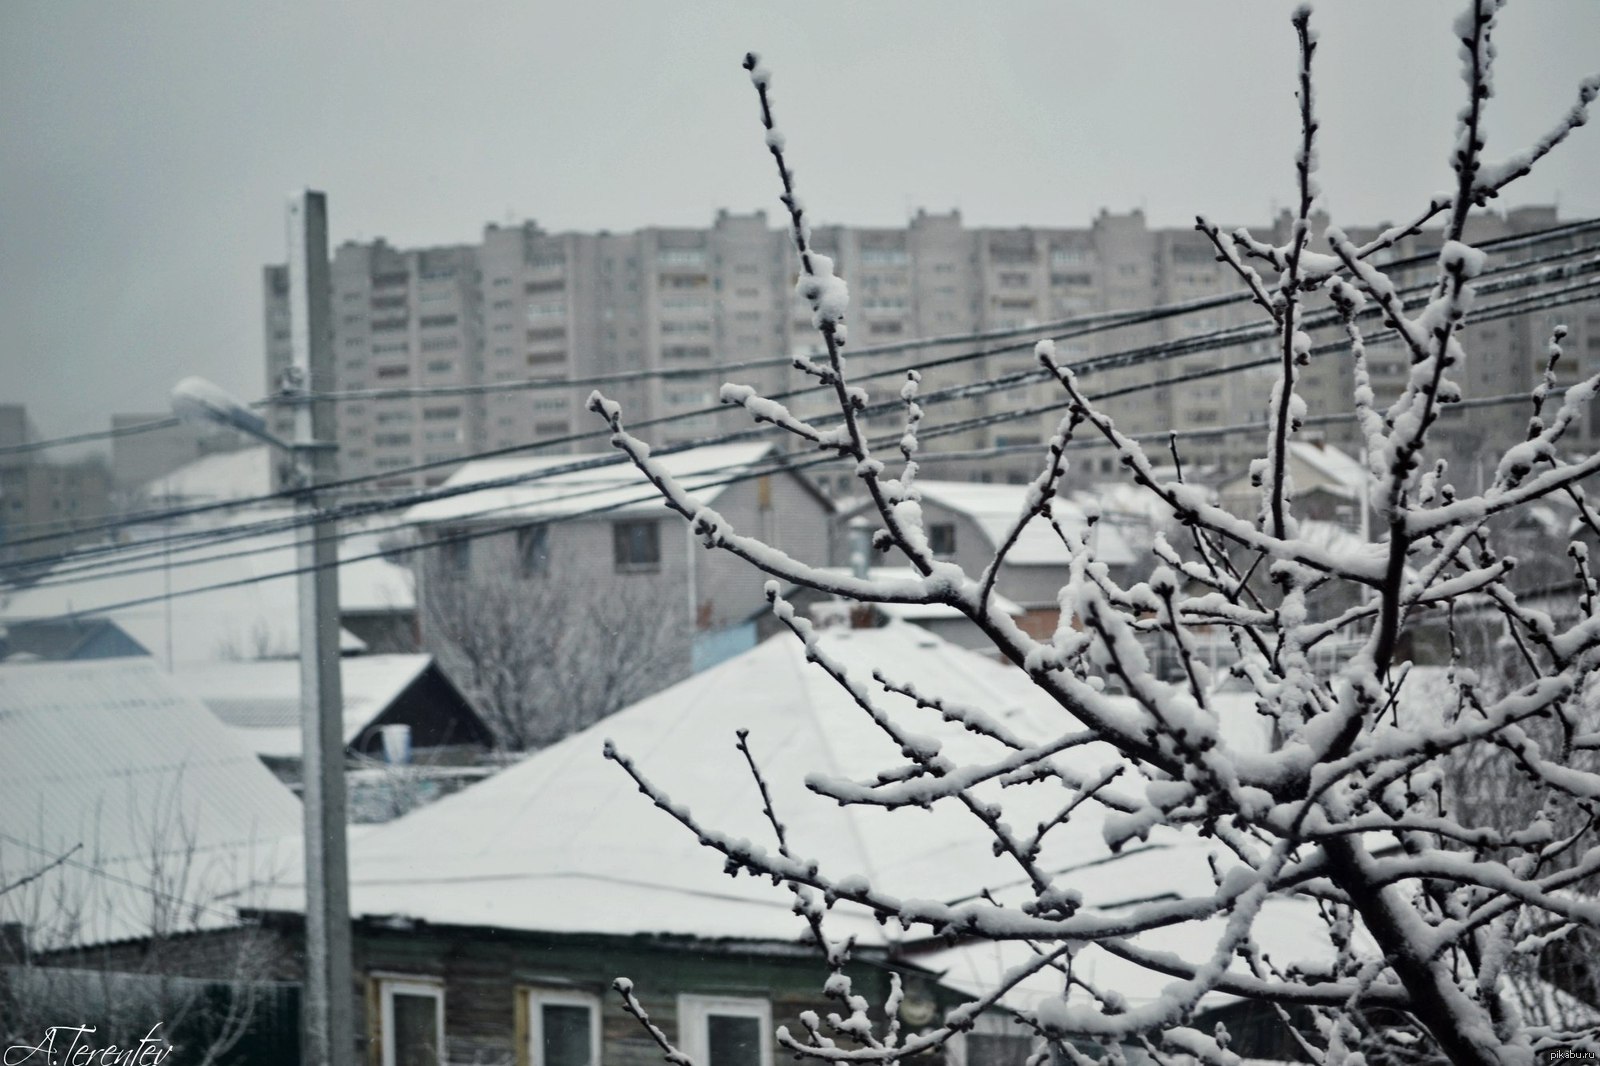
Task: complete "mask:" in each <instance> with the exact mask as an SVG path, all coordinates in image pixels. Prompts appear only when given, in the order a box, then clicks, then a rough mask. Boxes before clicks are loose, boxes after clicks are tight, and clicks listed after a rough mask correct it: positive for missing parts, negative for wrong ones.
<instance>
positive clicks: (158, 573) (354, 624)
mask: <svg viewBox="0 0 1600 1066" xmlns="http://www.w3.org/2000/svg"><path fill="white" fill-rule="evenodd" d="M292 517H293V516H292V513H291V512H289V511H286V510H283V509H276V510H260V509H257V510H252V511H250V512H248V513H245V512H231V513H230V514H229V516H228V519H227V521H226V522H224V523H221V524H208V523H204V522H196V521H194V520H192V519H191V520H190V521H189V522H188V523H187V524H184V525H182V526H179V525H173V526H161V527H154V526H152V527H137V528H134V529H132V530H130V531H129V534H130V536H136V537H150V538H160V539H162V540H165V538H174V540H173V541H172V542H171V545H170V548H169V549H168V550H165V551H162V552H160V553H159V554H155V555H154V557H153V558H151V557H146V558H144V559H142V560H138V561H127V562H124V561H122V560H119V559H117V558H115V557H113V558H111V559H106V560H102V561H100V562H99V564H98V565H96V564H94V563H93V562H92V561H91V560H88V559H75V558H70V557H69V558H68V559H65V560H62V561H61V562H60V563H58V564H56V565H54V566H52V567H51V568H50V569H48V570H45V571H43V572H42V573H40V574H39V575H38V579H37V580H36V581H35V582H34V583H33V584H31V585H29V586H27V587H24V588H21V589H18V590H16V591H15V592H13V593H11V594H10V595H9V596H8V597H7V599H6V600H5V601H4V602H3V603H0V625H15V624H17V623H24V622H25V623H40V622H58V621H63V620H74V621H78V622H83V621H87V620H91V619H99V618H108V619H110V620H112V621H114V622H116V624H117V625H118V626H119V627H120V628H121V629H122V630H123V631H124V632H125V633H127V634H128V636H130V637H132V638H133V639H134V640H135V641H136V642H137V643H138V644H140V645H141V646H143V647H145V648H147V649H149V651H150V654H151V655H152V656H154V657H155V658H156V660H157V661H158V662H160V663H162V664H163V665H166V666H169V667H170V666H175V665H179V664H185V663H197V662H213V661H216V660H219V659H274V658H292V657H294V656H295V655H297V654H298V653H299V648H300V642H299V614H298V604H299V587H298V583H297V581H296V575H295V571H296V568H297V567H298V562H297V560H296V555H295V542H294V538H295V534H294V533H293V532H292V531H284V532H263V533H257V534H248V535H240V534H237V533H232V532H230V531H229V528H228V527H229V525H230V524H232V523H244V522H273V521H278V522H283V521H286V520H289V519H292ZM184 534H189V535H191V536H189V537H187V538H185V537H184V536H183V535H184ZM223 538H226V539H223ZM382 550H383V541H382V538H381V536H380V535H378V534H375V533H371V534H369V533H363V532H360V531H353V532H350V533H349V534H348V535H346V536H344V537H343V538H341V540H340V543H339V555H340V558H341V559H343V560H347V562H346V564H345V565H342V566H340V568H339V605H340V618H341V621H342V622H343V623H344V628H343V630H342V631H341V634H340V649H341V651H342V652H344V653H345V654H354V653H357V652H368V651H370V652H382V651H415V650H416V631H415V617H416V601H415V596H414V593H413V591H412V581H411V574H410V571H409V570H407V569H406V568H405V567H403V566H400V565H398V564H396V563H394V562H391V561H390V560H388V559H387V558H384V557H383V555H382ZM86 563H88V564H89V565H85V564H86ZM358 632H359V633H361V634H362V635H359V636H358V635H357V633H358Z"/></svg>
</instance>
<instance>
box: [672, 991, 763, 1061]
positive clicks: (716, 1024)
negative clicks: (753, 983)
mask: <svg viewBox="0 0 1600 1066" xmlns="http://www.w3.org/2000/svg"><path fill="white" fill-rule="evenodd" d="M771 1031H772V1005H771V1004H770V1003H768V1002H767V1001H766V1000H764V999H743V998H740V999H735V998H733V997H730V996H692V995H682V996H679V997H678V1035H679V1039H680V1040H682V1042H683V1051H684V1054H686V1055H688V1056H689V1058H691V1059H692V1060H694V1061H695V1062H697V1063H702V1064H703V1066H772V1038H771V1036H770V1035H769V1034H770V1033H771Z"/></svg>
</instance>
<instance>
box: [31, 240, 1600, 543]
mask: <svg viewBox="0 0 1600 1066" xmlns="http://www.w3.org/2000/svg"><path fill="white" fill-rule="evenodd" d="M1595 269H1600V266H1597V265H1595V264H1590V270H1591V272H1592V271H1593V270H1595ZM1524 283H1525V282H1524ZM1508 287H1511V286H1502V288H1508ZM1485 288H1487V286H1485ZM1597 294H1600V290H1597V289H1596V287H1595V283H1594V282H1586V283H1578V284H1576V285H1569V286H1566V287H1564V288H1563V289H1558V290H1556V291H1555V292H1554V293H1536V294H1533V295H1530V296H1526V297H1523V298H1521V299H1518V300H1511V301H1505V302H1502V303H1499V304H1490V305H1484V306H1482V307H1480V308H1479V309H1478V311H1477V312H1476V313H1475V314H1474V321H1477V322H1488V321H1494V320H1496V319H1499V318H1506V317H1513V316H1516V315H1521V314H1527V313H1531V312H1532V311H1537V310H1541V309H1547V308H1553V307H1557V306H1562V305H1565V304H1570V303H1574V302H1580V301H1582V300H1584V299H1588V298H1590V297H1592V296H1594V295H1597ZM1551 297H1554V299H1552V298H1551ZM1385 336H1386V335H1385V334H1375V335H1373V336H1372V337H1369V343H1371V344H1373V345H1378V344H1381V343H1383V341H1384V339H1385ZM1344 346H1345V344H1344V342H1343V341H1342V340H1335V341H1332V342H1329V343H1326V344H1323V345H1320V346H1317V347H1314V348H1313V349H1312V352H1311V354H1312V355H1313V356H1318V355H1324V354H1328V353H1330V352H1334V351H1340V350H1343V348H1344ZM1118 354H1119V355H1120V354H1123V353H1118ZM1185 354H1187V353H1185ZM1104 358H1116V356H1112V357H1104ZM1099 361H1100V360H1089V361H1086V362H1085V363H1080V364H1079V365H1078V367H1076V368H1075V369H1076V370H1078V372H1079V373H1085V372H1090V371H1092V370H1094V369H1096V367H1095V366H1094V365H1093V364H1095V363H1098V362H1099ZM1277 361H1278V357H1277V356H1276V355H1272V356H1268V357H1264V358H1258V359H1254V360H1246V361H1242V362H1233V363H1230V364H1229V365H1227V366H1223V367H1208V368H1201V369H1198V370H1194V371H1189V372H1186V373H1184V374H1180V375H1177V376H1175V377H1169V378H1166V379H1162V380H1157V381H1150V382H1141V383H1136V384H1133V385H1129V386H1124V387H1121V388H1117V389H1113V390H1109V391H1103V392H1101V393H1098V394H1097V398H1098V399H1111V398H1116V397H1121V396H1126V395H1129V394H1133V393H1138V392H1143V391H1147V390H1150V389H1156V388H1162V387H1167V386H1176V385H1179V384H1183V383H1187V382H1191V381H1199V380H1203V379H1206V378H1212V377H1218V376H1223V375H1227V374H1232V373H1238V372H1241V371H1244V370H1249V369H1254V368H1257V367H1267V366H1273V365H1276V364H1277ZM1047 379H1048V375H1047V374H1046V373H1045V372H1044V371H1043V370H1042V369H1041V370H1028V371H1022V372H1017V373H1014V374H1011V375H1006V376H1002V377H997V378H988V379H982V380H980V381H978V382H973V383H969V384H966V385H959V386H952V387H949V388H946V389H941V390H937V391H930V392H927V393H924V394H923V395H922V396H921V397H920V398H919V402H921V403H923V404H924V405H925V406H926V405H933V404H938V403H945V402H951V401H956V400H961V399H970V398H975V397H977V396H982V395H987V394H990V393H993V392H1002V391H1007V390H1011V389H1016V388H1022V387H1027V386H1030V385H1033V384H1037V383H1040V382H1044V381H1046V380H1047ZM856 380H860V379H859V378H858V379H856ZM1064 406H1065V404H1063V403H1052V404H1046V405H1041V406H1035V407H1028V408H1014V409H1008V410H1006V411H1003V412H997V413H995V414H992V415H987V416H982V421H981V422H979V423H975V425H992V424H998V423H1001V422H1005V421H1012V420H1016V419H1021V418H1027V417H1031V416H1034V415H1037V414H1042V413H1047V412H1052V411H1056V410H1060V409H1063V408H1064ZM898 407H899V402H898V401H893V400H890V401H882V402H880V403H878V404H872V405H869V407H868V408H867V409H866V411H865V412H864V413H865V414H868V415H873V414H887V413H891V412H893V411H894V410H896V409H897V408H898ZM658 421H659V420H644V421H641V422H640V423H636V424H635V428H643V427H644V426H647V425H650V424H654V423H656V422H658ZM601 432H602V433H603V432H606V431H601ZM764 433H765V430H764V429H763V428H761V427H751V428H747V429H743V430H738V431H735V432H732V433H724V434H719V435H714V436H710V437H704V438H700V439H697V440H693V441H687V442H684V443H682V444H679V445H674V446H671V447H666V448H661V449H658V454H671V453H673V452H677V451H684V450H688V449H691V448H697V447H704V446H707V445H711V444H723V443H732V442H736V441H741V440H749V439H753V438H756V437H759V436H761V435H763V434H764ZM586 436H590V435H586ZM470 458H472V457H470V456H469V457H467V459H470ZM462 461H466V460H462ZM620 461H621V460H620V457H618V456H615V455H613V454H609V453H602V454H600V455H596V456H592V457H588V458H583V459H575V460H574V461H573V462H572V463H569V464H562V465H559V466H555V467H550V468H547V469H546V470H545V471H541V472H536V473H535V474H532V475H520V476H518V477H515V478H512V479H508V480H506V483H507V484H512V483H519V482H522V481H526V480H530V479H537V478H540V477H553V476H559V475H561V474H565V473H570V472H574V471H577V470H582V469H590V468H594V467H599V466H605V465H611V464H615V463H618V462H620ZM457 465H459V464H457ZM492 487H501V486H499V485H496V484H490V483H480V484H477V485H476V486H474V485H466V486H458V487H450V488H440V489H433V490H428V491H429V492H430V493H434V494H437V496H436V498H445V497H447V496H448V495H455V494H459V493H460V492H463V491H482V490H483V489H484V488H492ZM272 498H275V497H272ZM402 499H410V497H402ZM394 506H396V505H395V504H394V503H392V502H387V501H364V502H360V503H354V504H347V505H342V506H341V507H338V508H333V509H331V510H330V511H326V512H323V513H325V514H327V515H329V516H332V517H355V516H362V517H364V516H366V515H370V514H375V513H381V512H383V511H386V510H391V509H393V508H394ZM298 521H300V520H297V519H283V520H272V521H269V522H265V523H254V524H249V525H244V526H238V527H227V528H224V529H221V530H213V531H209V532H208V531H204V530H197V531H188V532H185V533H183V534H180V535H178V536H177V537H176V538H175V539H168V538H166V537H162V538H151V539H150V540H149V541H146V542H135V543H134V544H132V545H128V544H123V545H116V544H113V545H104V546H100V547H98V548H90V549H80V550H78V551H76V552H71V553H63V554H62V555H61V556H58V557H57V559H58V560H69V561H75V562H84V561H86V557H90V556H93V555H97V554H117V553H120V552H125V551H127V550H128V549H129V548H131V547H138V546H140V544H141V543H146V544H149V543H157V544H161V545H163V548H162V550H163V551H165V550H166V549H167V548H170V546H171V545H172V544H173V543H175V542H181V541H184V540H205V539H207V538H208V536H210V537H213V538H215V537H217V536H220V535H225V534H229V533H236V534H237V535H238V536H248V535H256V534H260V533H263V532H270V531H275V530H282V529H290V528H294V527H295V524H296V523H297V522H298ZM121 561H123V562H126V561H130V560H128V559H127V558H126V557H124V558H123V559H122V560H121ZM50 563H51V560H48V559H47V560H42V561H41V560H35V561H34V563H33V567H32V568H33V569H35V570H37V569H38V568H39V567H41V566H48V565H50ZM80 569H85V570H86V569H91V567H81V568H80Z"/></svg>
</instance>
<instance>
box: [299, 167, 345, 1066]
mask: <svg viewBox="0 0 1600 1066" xmlns="http://www.w3.org/2000/svg"><path fill="white" fill-rule="evenodd" d="M328 285H329V282H328V201H327V197H326V196H324V195H323V194H322V193H320V192H312V191H310V190H309V189H308V190H305V191H303V192H300V193H297V194H296V195H295V196H294V197H292V198H291V199H290V201H289V328H290V330H291V331H292V332H291V343H292V345H293V358H292V360H291V363H290V368H289V375H290V378H291V380H290V381H288V382H285V385H287V386H288V387H290V388H292V389H295V390H297V391H299V392H302V393H310V394H313V395H314V394H316V393H318V392H326V391H327V390H328V389H329V388H330V386H331V385H332V383H333V319H332V310H331V308H330V307H329V301H330V296H329V288H328ZM335 447H336V445H335V444H334V442H333V405H332V403H331V402H330V401H328V400H311V401H308V402H302V403H300V404H299V405H298V406H297V408H296V410H295V433H294V448H295V451H296V453H297V454H298V456H299V459H300V462H299V463H298V467H299V474H300V475H301V476H303V477H304V479H305V484H304V486H302V491H301V493H300V495H299V497H298V500H299V504H298V509H299V510H300V512H301V513H302V514H309V513H312V512H314V511H315V510H316V508H317V505H318V502H319V501H318V499H317V495H316V490H317V486H319V485H321V484H322V483H324V482H326V481H329V480H331V479H332V477H331V475H332V472H333V454H334V449H335ZM335 532H336V531H335V527H334V523H333V522H332V521H331V520H328V519H319V520H317V521H315V522H311V523H310V524H308V525H303V526H301V527H300V538H299V543H298V546H297V549H296V565H297V567H298V568H299V569H300V570H301V574H300V708H301V751H302V762H301V765H302V770H303V781H304V793H303V798H304V800H305V817H306V832H305V837H306V839H305V850H306V854H305V860H306V861H305V881H306V966H305V974H306V979H305V984H304V996H303V998H302V1000H301V1004H300V1020H301V1025H302V1026H303V1037H302V1049H301V1050H302V1062H303V1063H304V1064H305V1066H352V1064H353V1061H354V1056H355V1005H354V976H353V974H352V972H351V963H350V870H349V859H348V855H347V853H346V850H345V788H344V721H343V720H344V701H343V699H342V698H341V693H340V690H339V571H338V562H339V549H338V546H337V542H336V541H335V540H334V537H335Z"/></svg>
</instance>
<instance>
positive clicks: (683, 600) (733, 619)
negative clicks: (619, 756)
mask: <svg viewBox="0 0 1600 1066" xmlns="http://www.w3.org/2000/svg"><path fill="white" fill-rule="evenodd" d="M578 461H580V460H578V459H576V458H575V457H573V456H536V457H528V458H517V459H486V460H478V461H476V462H471V463H468V464H467V465H465V466H463V467H462V468H461V469H459V470H458V471H457V472H456V473H455V474H454V475H452V476H451V477H450V479H449V480H448V481H446V482H445V486H444V487H445V488H452V487H456V486H463V487H465V486H471V485H474V484H477V483H481V482H487V483H489V485H488V487H485V488H483V489H481V490H479V491H476V492H468V493H464V494H462V495H459V496H453V497H449V498H446V499H440V500H434V501H430V502H426V503H420V504H418V505H416V506H415V507H413V508H411V510H409V511H408V512H406V519H407V520H408V521H409V522H410V523H412V524H413V525H414V526H415V527H416V529H417V533H418V537H419V539H420V540H421V541H422V542H423V543H428V542H431V541H441V540H443V541H447V543H442V544H439V545H437V546H435V547H432V548H430V549H429V550H428V552H427V553H426V554H425V555H424V556H423V565H421V567H420V571H421V575H420V580H421V582H422V591H421V596H422V598H423V599H426V597H427V582H428V581H429V580H430V579H431V580H447V581H456V580H467V581H471V582H505V581H507V580H511V581H525V582H538V581H541V580H548V577H547V576H546V575H548V574H550V573H552V572H555V571H559V572H560V573H561V576H562V578H563V580H566V581H568V582H572V583H573V584H574V586H575V592H574V594H575V595H581V594H583V591H584V590H586V589H587V590H590V591H591V592H592V593H594V594H598V593H599V591H600V590H603V589H604V588H606V587H608V586H613V585H614V584H616V583H621V584H624V585H628V586H630V587H635V588H640V589H650V590H653V595H652V597H651V604H652V609H653V610H654V611H655V612H656V615H657V622H656V624H658V625H660V626H662V627H664V628H666V629H668V630H670V631H672V632H674V633H677V634H681V638H682V642H683V648H682V649H681V655H680V656H678V658H680V659H681V661H682V664H683V668H684V672H685V673H687V672H688V669H689V665H690V656H691V645H692V644H693V642H694V641H696V640H698V639H700V638H701V637H705V638H713V637H715V636H716V635H717V634H719V633H725V632H726V631H727V630H728V629H730V628H738V627H745V626H746V625H747V624H748V621H747V620H748V619H749V618H750V616H751V614H752V613H753V612H754V611H755V610H757V609H758V608H759V607H760V606H761V605H763V604H764V603H765V602H766V598H765V595H764V593H763V592H762V587H763V585H764V584H765V582H766V580H767V576H766V575H765V574H763V573H762V572H760V571H758V570H756V569H755V568H754V567H751V566H750V565H749V564H748V563H745V562H744V561H742V560H740V559H736V558H734V557H732V556H730V555H728V554H727V553H725V552H717V551H706V550H704V548H703V547H702V546H701V544H700V540H699V537H697V536H696V535H695V533H694V531H693V529H692V528H691V527H690V525H689V523H688V522H686V521H685V520H683V519H682V518H681V517H680V516H678V515H676V514H671V513H668V512H667V511H666V509H665V507H664V506H663V504H662V500H661V496H660V494H659V492H657V491H656V489H655V488H654V487H653V486H651V485H650V484H649V482H647V481H646V480H645V478H644V476H643V475H642V474H641V473H639V471H638V470H637V469H636V468H635V467H634V466H633V465H632V464H631V463H629V462H628V461H627V460H626V459H625V458H622V457H619V458H618V460H617V461H616V462H614V463H611V464H609V465H604V466H598V467H590V468H588V469H581V470H571V471H565V472H563V468H564V467H567V466H570V465H572V464H573V463H575V462H578ZM659 462H660V463H661V464H662V466H663V467H664V468H665V469H666V470H667V471H668V472H669V473H671V474H672V475H673V476H674V477H676V478H678V479H680V481H681V482H682V484H683V485H684V486H685V488H686V489H687V490H688V491H689V492H690V494H691V495H693V496H694V497H695V499H697V500H698V501H699V502H700V503H701V504H703V505H704V506H708V507H714V508H715V509H716V510H717V512H718V513H719V514H721V515H722V516H723V517H724V518H725V519H726V520H727V521H728V522H729V523H730V524H731V525H732V526H733V527H734V528H735V529H736V530H737V531H739V532H741V533H745V534H748V535H752V536H755V537H758V538H760V539H762V540H764V541H766V542H767V543H769V544H772V545H773V546H775V547H777V548H779V549H780V550H783V551H785V552H788V553H790V554H791V555H793V556H795V557H796V558H798V559H800V560H802V561H804V562H807V563H810V564H813V565H818V564H821V563H824V562H826V561H827V557H828V552H829V535H830V533H829V524H830V519H831V517H832V504H831V503H830V502H829V501H828V500H827V499H826V498H824V497H823V496H822V494H821V493H820V492H819V491H818V490H817V489H816V487H815V486H814V485H813V484H812V483H811V482H810V481H809V480H808V479H807V478H806V477H805V476H804V475H802V474H800V473H798V472H795V471H790V470H786V469H784V467H783V458H782V453H781V452H780V451H779V450H778V449H777V447H776V446H774V445H772V444H759V443H757V444H727V445H717V446H713V447H706V448H695V449H692V450H688V451H682V452H677V453H671V454H665V455H661V456H660V457H659ZM451 538H454V539H451ZM424 618H426V611H424ZM748 636H749V640H750V641H753V631H751V632H750V634H749V635H748ZM724 639H725V638H724ZM748 643H749V641H746V644H745V646H748ZM671 680H674V678H672V677H663V678H662V683H663V684H666V683H669V682H670V681H671Z"/></svg>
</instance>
